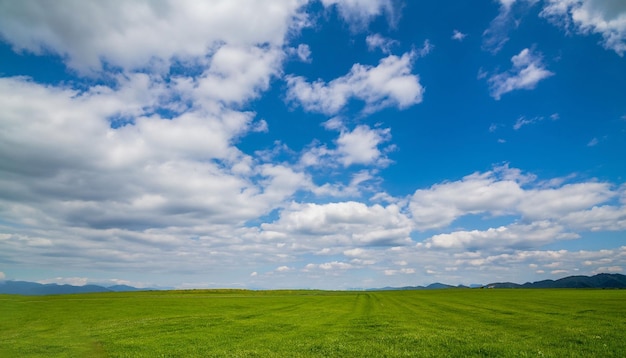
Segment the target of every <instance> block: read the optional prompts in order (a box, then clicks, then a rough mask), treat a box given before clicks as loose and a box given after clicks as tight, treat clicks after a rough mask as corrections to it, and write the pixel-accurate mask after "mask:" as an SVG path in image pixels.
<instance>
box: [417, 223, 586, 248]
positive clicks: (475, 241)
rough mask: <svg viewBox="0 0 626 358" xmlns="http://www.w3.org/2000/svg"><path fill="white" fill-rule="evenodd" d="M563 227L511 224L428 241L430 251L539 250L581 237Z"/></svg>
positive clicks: (426, 242)
mask: <svg viewBox="0 0 626 358" xmlns="http://www.w3.org/2000/svg"><path fill="white" fill-rule="evenodd" d="M564 230H565V229H564V227H563V226H561V225H558V224H554V223H553V222H550V221H536V222H533V223H532V224H511V225H509V226H500V227H497V228H489V229H487V230H471V231H455V232H452V233H449V234H438V235H435V236H433V237H431V238H429V239H427V240H426V241H425V245H426V247H427V248H431V247H432V248H443V249H456V250H472V251H475V250H485V249H489V250H506V249H511V248H513V249H525V248H526V249H527V248H537V247H540V246H542V245H544V244H548V243H552V242H554V241H556V240H563V239H577V238H578V237H579V235H578V234H575V233H567V232H564Z"/></svg>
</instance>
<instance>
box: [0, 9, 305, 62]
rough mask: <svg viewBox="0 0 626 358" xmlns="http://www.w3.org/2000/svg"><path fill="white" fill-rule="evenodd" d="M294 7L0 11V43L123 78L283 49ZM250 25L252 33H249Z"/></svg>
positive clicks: (293, 23) (298, 17)
mask: <svg viewBox="0 0 626 358" xmlns="http://www.w3.org/2000/svg"><path fill="white" fill-rule="evenodd" d="M304 3H305V2H304V1H300V0H279V1H274V2H272V3H271V4H267V3H260V2H257V1H247V0H244V1H231V0H212V1H207V2H202V3H198V2H196V1H188V0H184V1H173V0H164V1H143V0H137V1H107V2H84V1H80V0H71V1H68V2H66V3H64V6H58V4H53V3H50V2H47V1H28V2H11V1H3V2H1V3H0V14H1V15H0V35H1V36H2V37H3V38H4V39H5V40H7V41H9V42H11V44H12V45H13V47H14V48H15V49H16V50H26V51H30V52H33V53H37V54H39V53H44V52H48V51H50V52H52V53H55V54H58V55H59V56H61V57H62V58H64V59H66V62H67V64H68V66H70V67H72V68H74V69H77V70H79V71H81V72H91V71H94V70H95V71H98V70H100V69H101V68H102V64H103V63H108V64H110V65H113V66H119V67H122V68H124V69H127V70H132V69H139V68H145V67H157V68H158V67H159V66H166V67H167V66H169V65H170V63H171V62H172V61H176V60H181V61H187V60H189V59H193V58H202V57H204V56H205V55H207V54H208V53H210V51H212V50H214V49H215V48H216V47H219V44H221V43H228V44H231V45H234V46H244V47H246V46H251V45H258V44H270V45H274V46H282V45H283V43H284V38H285V34H286V33H287V32H288V31H289V30H290V29H293V28H298V27H299V26H302V24H303V23H304V22H305V21H304V19H303V15H302V14H301V13H299V9H300V8H301V6H302V5H303V4H304ZM249 24H254V26H249Z"/></svg>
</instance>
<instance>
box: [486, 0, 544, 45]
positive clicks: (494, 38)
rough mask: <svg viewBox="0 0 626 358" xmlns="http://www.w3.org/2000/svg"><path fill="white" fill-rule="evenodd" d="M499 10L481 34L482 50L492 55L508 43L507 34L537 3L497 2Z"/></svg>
mask: <svg viewBox="0 0 626 358" xmlns="http://www.w3.org/2000/svg"><path fill="white" fill-rule="evenodd" d="M498 2H499V3H500V8H499V10H498V16H496V17H495V18H494V19H493V20H492V21H491V23H490V24H489V28H487V29H486V30H485V31H484V32H483V49H485V50H488V51H491V52H493V53H497V52H499V51H500V50H501V49H502V47H503V46H504V45H505V44H506V43H507V42H508V41H509V32H510V31H512V30H514V29H516V28H517V27H518V26H519V24H520V22H521V18H522V16H523V15H524V14H525V13H526V12H527V11H528V10H529V9H530V7H532V6H533V5H534V4H536V3H537V2H538V0H498Z"/></svg>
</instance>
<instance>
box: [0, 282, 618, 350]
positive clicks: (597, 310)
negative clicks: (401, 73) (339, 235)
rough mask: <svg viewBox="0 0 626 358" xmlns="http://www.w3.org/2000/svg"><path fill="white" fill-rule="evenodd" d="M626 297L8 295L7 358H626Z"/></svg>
mask: <svg viewBox="0 0 626 358" xmlns="http://www.w3.org/2000/svg"><path fill="white" fill-rule="evenodd" d="M625 332H626V290H557V289H553V290H538V289H533V290H504V289H503V290H478V289H475V290H469V289H458V290H457V289H451V290H437V291H387V292H326V291H238V290H196V291H167V292H166V291H154V292H133V293H105V294H79V295H60V296H8V295H0V356H1V357H42V356H46V357H107V356H110V357H190V356H198V357H203V356H228V357H320V356H327V357H341V356H346V357H402V356H406V357H462V356H481V357H502V356H511V357H541V356H543V357H577V356H580V357H626V335H625V334H626V333H625Z"/></svg>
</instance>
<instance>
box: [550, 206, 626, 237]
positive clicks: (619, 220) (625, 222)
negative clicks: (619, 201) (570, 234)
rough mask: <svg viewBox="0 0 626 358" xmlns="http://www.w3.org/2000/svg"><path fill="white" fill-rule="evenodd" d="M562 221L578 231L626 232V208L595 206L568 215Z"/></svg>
mask: <svg viewBox="0 0 626 358" xmlns="http://www.w3.org/2000/svg"><path fill="white" fill-rule="evenodd" d="M561 221H562V222H564V223H567V225H568V226H570V227H572V228H575V229H578V230H590V231H606V230H611V231H619V230H626V206H621V207H617V206H610V205H603V206H594V207H592V208H591V209H588V210H581V211H575V212H571V213H568V214H567V215H566V216H564V217H563V218H562V219H561Z"/></svg>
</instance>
